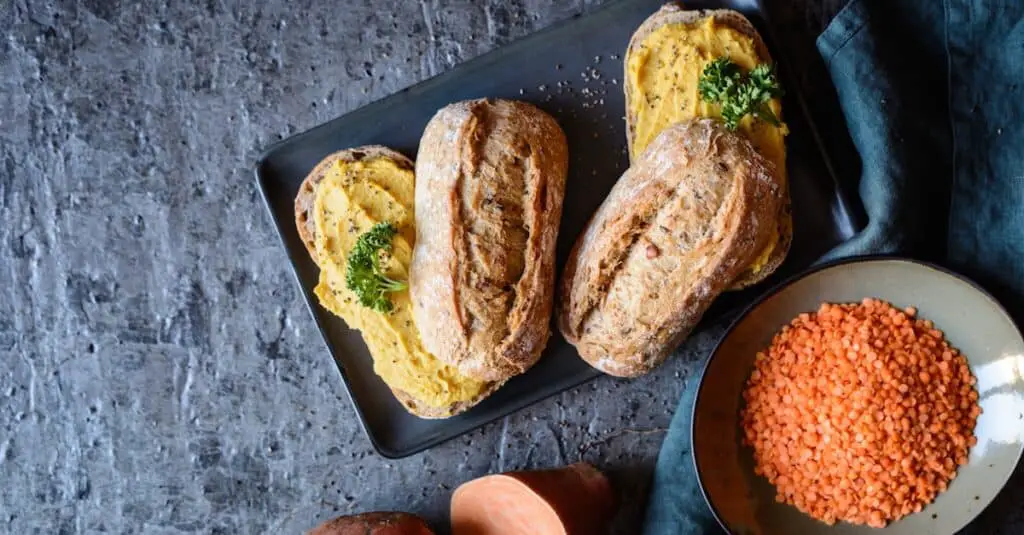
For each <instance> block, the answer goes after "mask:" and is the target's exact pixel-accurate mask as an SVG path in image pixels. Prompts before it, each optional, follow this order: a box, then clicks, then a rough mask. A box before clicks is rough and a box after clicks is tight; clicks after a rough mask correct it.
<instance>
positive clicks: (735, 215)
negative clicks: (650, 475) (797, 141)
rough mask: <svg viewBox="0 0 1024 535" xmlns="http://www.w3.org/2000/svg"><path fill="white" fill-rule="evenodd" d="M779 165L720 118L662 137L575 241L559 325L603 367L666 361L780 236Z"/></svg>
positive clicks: (638, 369)
mask: <svg viewBox="0 0 1024 535" xmlns="http://www.w3.org/2000/svg"><path fill="white" fill-rule="evenodd" d="M777 177H778V175H777V174H776V173H775V172H774V169H773V168H772V164H771V162H769V161H767V160H766V159H765V158H764V157H762V156H761V155H760V154H758V153H757V151H755V150H754V148H753V147H752V146H751V144H750V142H749V141H748V140H747V139H746V138H744V137H743V136H741V135H739V134H736V133H733V132H731V131H729V130H727V129H725V127H724V126H722V125H721V123H718V122H716V121H714V120H711V119H699V120H696V121H691V122H685V123H677V124H676V125H674V126H672V127H669V128H668V129H666V130H664V131H663V132H662V133H661V134H660V135H658V137H657V138H655V140H654V141H653V142H652V143H651V144H650V146H649V147H648V148H647V150H646V151H644V153H643V154H642V155H641V156H640V157H639V158H638V159H637V160H636V161H635V162H634V163H633V166H632V167H630V168H629V170H627V171H626V172H625V173H624V174H623V175H622V178H621V179H619V181H618V182H617V183H616V184H615V186H614V187H613V188H612V191H611V193H610V194H609V195H608V197H607V198H606V199H605V201H604V202H603V203H602V204H601V206H600V208H598V210H597V212H596V213H595V214H594V216H593V218H592V219H591V221H590V222H589V223H588V225H587V228H586V229H585V230H584V231H583V233H582V234H581V235H580V236H579V237H578V238H577V240H576V243H575V245H574V247H573V250H572V253H571V254H570V257H569V261H568V263H567V265H566V267H565V273H564V274H563V276H562V281H561V286H560V300H559V311H558V316H557V319H558V326H559V328H560V330H561V331H562V334H563V335H565V338H566V339H567V340H568V341H569V342H570V343H571V344H573V345H574V346H576V349H577V350H578V351H579V353H580V355H581V356H582V357H583V358H584V359H585V360H586V361H587V362H589V363H590V364H591V365H592V366H594V367H596V368H598V369H599V370H601V371H603V372H605V373H608V374H611V375H618V376H635V375H639V374H642V373H646V372H648V371H650V370H651V369H652V368H654V367H655V366H657V365H658V364H660V363H661V362H662V361H664V360H665V358H666V357H667V356H668V355H669V354H671V353H672V351H674V350H675V348H676V347H677V346H678V345H679V344H680V343H681V342H682V340H683V339H684V338H685V337H686V335H687V334H688V333H689V332H690V330H691V329H692V328H693V327H694V326H695V325H696V323H697V321H698V320H699V319H700V317H701V316H702V315H703V314H704V311H705V310H707V308H708V306H709V305H710V304H711V302H712V301H713V300H714V299H715V297H716V296H718V294H720V293H721V292H722V291H723V290H725V289H726V288H728V287H729V285H730V284H731V283H732V282H733V281H734V280H736V276H737V275H739V274H740V273H741V272H742V271H743V270H744V269H745V268H746V266H748V265H749V264H750V262H751V261H752V260H753V259H754V258H755V257H756V256H757V255H758V254H759V253H760V251H762V250H763V249H764V247H765V245H766V243H767V241H768V240H769V239H770V236H771V234H772V233H771V229H772V225H773V224H774V222H775V216H776V214H777V213H778V209H779V205H780V204H781V203H782V202H783V201H782V199H783V191H784V190H783V186H782V184H780V183H779V181H778V178H777Z"/></svg>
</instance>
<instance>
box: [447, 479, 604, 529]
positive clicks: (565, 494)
mask: <svg viewBox="0 0 1024 535" xmlns="http://www.w3.org/2000/svg"><path fill="white" fill-rule="evenodd" d="M616 505H617V504H616V500H615V495H614V492H613V490H612V488H611V485H610V483H609V482H608V479H607V478H606V477H605V476H604V474H602V473H601V472H600V471H598V470H597V469H596V468H594V467H593V466H591V465H589V464H587V463H576V464H572V465H569V466H566V467H562V468H556V469H550V470H528V471H521V472H505V473H502V474H492V475H489V476H484V477H481V478H477V479H475V480H472V481H469V482H466V483H464V484H463V485H460V486H459V488H457V489H456V490H455V493H454V494H453V495H452V502H451V519H452V535H513V534H515V535H600V534H602V533H605V532H606V531H607V527H608V524H609V522H610V521H611V519H612V516H613V515H614V514H615V511H616Z"/></svg>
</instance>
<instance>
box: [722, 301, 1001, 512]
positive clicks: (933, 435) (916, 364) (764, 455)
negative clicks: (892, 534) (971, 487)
mask: <svg viewBox="0 0 1024 535" xmlns="http://www.w3.org/2000/svg"><path fill="white" fill-rule="evenodd" d="M915 316H916V311H915V310H914V309H913V308H907V309H904V310H899V309H897V308H895V307H893V306H892V305H890V304H888V303H885V302H883V301H879V300H877V299H864V300H863V301H862V302H860V303H855V304H840V305H833V304H823V305H821V308H819V309H818V311H817V312H814V313H810V314H801V315H800V316H798V317H797V318H796V319H794V320H793V321H792V322H791V323H790V324H789V325H788V326H786V327H783V328H782V330H781V331H780V332H779V333H778V334H776V335H775V337H774V339H773V340H772V343H771V346H770V347H768V349H766V350H765V351H763V352H761V353H758V354H757V357H756V363H755V369H754V371H753V372H752V373H751V375H750V379H749V380H748V381H747V388H746V391H745V392H744V395H743V397H744V400H745V401H746V405H745V407H744V408H743V410H742V414H741V418H742V425H743V433H744V439H745V442H746V443H747V445H749V446H751V447H752V448H753V450H754V464H755V471H756V472H757V474H758V475H761V476H764V477H766V478H767V479H768V480H769V481H770V482H771V483H772V484H773V485H774V486H775V489H776V491H777V495H776V499H777V500H778V501H780V502H784V503H788V504H791V505H794V506H796V507H797V508H798V509H800V510H801V511H803V512H804V513H807V514H809V515H811V516H812V517H814V518H816V519H818V520H821V521H823V522H826V523H829V524H833V523H835V522H837V521H846V522H851V523H855V524H867V525H869V526H874V527H883V526H885V525H886V524H887V523H888V522H891V521H893V520H897V519H899V518H901V517H903V516H905V515H907V514H910V513H913V512H920V511H921V509H922V508H923V507H924V506H925V505H927V504H929V503H931V502H932V500H934V499H935V496H936V495H938V493H940V492H942V491H944V490H946V487H947V486H948V485H949V482H950V481H951V480H952V479H953V478H954V477H955V476H956V471H957V468H958V467H960V466H963V465H964V464H965V463H966V462H967V456H968V451H969V449H970V448H971V447H972V446H974V444H975V443H976V442H977V439H976V438H975V436H974V424H975V421H976V420H977V418H978V415H979V414H981V408H980V407H979V406H978V392H977V390H976V389H975V386H974V385H975V382H976V381H975V378H974V376H973V375H972V374H971V371H970V369H969V368H968V367H967V361H966V360H965V359H964V357H963V355H961V354H960V353H959V352H958V351H957V350H956V349H954V348H952V347H950V345H949V343H948V342H946V340H945V339H944V337H943V334H942V332H941V331H939V330H938V329H936V328H935V326H934V325H932V323H931V322H930V321H928V320H922V319H919V318H916V317H915Z"/></svg>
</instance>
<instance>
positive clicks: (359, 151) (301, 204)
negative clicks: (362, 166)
mask: <svg viewBox="0 0 1024 535" xmlns="http://www.w3.org/2000/svg"><path fill="white" fill-rule="evenodd" d="M377 158H386V159H388V160H392V161H394V162H395V163H397V164H398V165H399V166H400V167H403V168H406V169H412V168H413V167H414V164H413V162H412V160H410V159H409V158H408V157H406V156H405V155H404V154H402V153H400V152H398V151H396V150H394V149H390V148H388V147H384V146H381V145H366V146H362V147H355V148H352V149H345V150H342V151H338V152H335V153H333V154H330V155H328V156H327V157H326V158H324V159H323V160H321V161H320V163H318V164H316V167H314V168H313V170H312V171H310V172H309V174H308V175H306V179H305V180H303V181H302V184H301V185H300V186H299V192H298V193H297V194H296V195H295V228H296V230H298V232H299V238H300V239H302V243H303V244H304V245H305V246H306V251H308V252H309V256H310V258H312V259H313V261H314V262H316V263H317V265H319V261H318V260H317V255H316V224H315V223H314V222H313V203H314V201H316V188H317V186H319V185H320V182H321V181H322V180H323V179H324V176H325V175H326V173H327V170H328V169H330V167H331V166H332V165H334V163H335V162H338V161H342V162H357V161H360V160H374V159H377Z"/></svg>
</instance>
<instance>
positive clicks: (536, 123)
mask: <svg viewBox="0 0 1024 535" xmlns="http://www.w3.org/2000/svg"><path fill="white" fill-rule="evenodd" d="M567 168H568V148H567V147H566V140H565V134H564V133H563V132H562V129H561V128H560V127H559V126H558V124H557V123H556V122H555V120H554V119H553V118H551V116H549V115H548V114H546V113H544V112H543V111H541V110H540V109H538V108H536V107H534V106H532V105H530V104H526V103H523V102H516V101H507V100H472V101H466V102H459V103H455V104H452V105H449V106H447V107H445V108H443V109H441V110H440V111H438V112H437V114H436V115H435V116H434V117H433V119H431V121H430V123H429V124H428V125H427V127H426V131H425V132H424V133H423V138H422V140H421V141H420V149H419V154H418V155H417V160H416V178H417V180H416V197H415V202H416V247H415V249H414V250H413V259H412V265H411V268H410V274H409V277H410V288H411V291H412V300H413V312H414V317H415V319H416V324H417V326H418V327H419V330H420V334H421V336H422V339H423V345H424V347H426V348H427V350H429V351H430V352H431V353H433V354H434V355H436V356H437V357H438V358H439V359H442V360H444V361H446V362H447V363H449V364H451V365H453V366H456V367H457V368H458V369H459V371H460V372H461V373H462V374H464V375H466V376H469V377H473V378H477V379H480V380H483V381H500V380H503V379H507V378H508V377H510V376H513V375H516V374H519V373H522V372H524V371H526V369H527V368H529V367H530V366H532V365H533V364H534V363H535V362H536V361H537V359H538V358H540V354H541V350H543V348H544V345H545V344H546V342H547V339H548V337H549V335H550V328H549V324H550V317H551V309H552V294H553V291H554V270H555V240H556V238H557V236H558V225H559V221H560V219H561V216H562V198H563V196H564V193H565V179H566V172H567Z"/></svg>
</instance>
